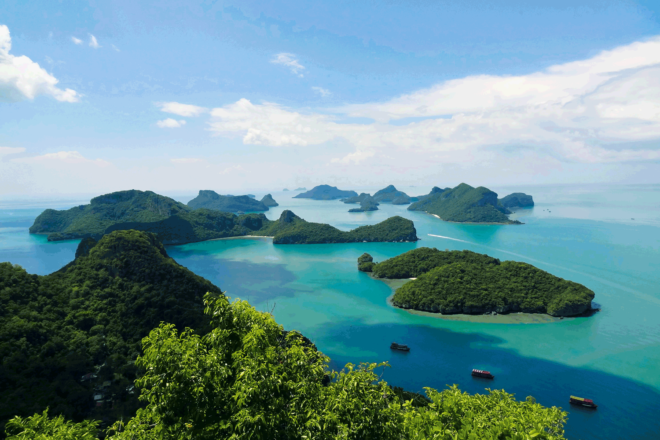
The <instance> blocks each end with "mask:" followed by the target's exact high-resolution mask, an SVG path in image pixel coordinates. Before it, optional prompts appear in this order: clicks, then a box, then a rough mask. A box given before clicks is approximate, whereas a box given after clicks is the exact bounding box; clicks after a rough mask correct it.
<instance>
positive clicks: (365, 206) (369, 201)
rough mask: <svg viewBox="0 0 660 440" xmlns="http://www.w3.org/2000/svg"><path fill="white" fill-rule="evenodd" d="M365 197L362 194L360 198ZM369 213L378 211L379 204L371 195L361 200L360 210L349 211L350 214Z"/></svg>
mask: <svg viewBox="0 0 660 440" xmlns="http://www.w3.org/2000/svg"><path fill="white" fill-rule="evenodd" d="M363 195H365V194H364V193H362V194H360V195H359V196H358V197H362V196H363ZM353 198H355V197H353ZM344 203H345V202H344ZM367 211H378V202H376V200H374V198H373V197H371V196H370V195H369V194H366V197H362V198H361V200H360V207H359V208H352V209H349V210H348V212H367Z"/></svg>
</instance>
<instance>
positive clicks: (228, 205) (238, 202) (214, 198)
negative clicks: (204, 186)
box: [188, 190, 268, 212]
mask: <svg viewBox="0 0 660 440" xmlns="http://www.w3.org/2000/svg"><path fill="white" fill-rule="evenodd" d="M188 206H189V207H190V208H192V209H199V208H206V209H214V210H216V211H222V212H239V211H242V212H245V211H268V206H266V205H265V204H263V203H262V202H260V201H258V200H255V199H254V195H252V194H248V195H245V196H221V195H220V194H218V193H216V192H215V191H211V190H201V191H199V195H198V196H197V197H195V198H194V199H192V200H191V201H189V202H188Z"/></svg>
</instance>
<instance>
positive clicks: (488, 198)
mask: <svg viewBox="0 0 660 440" xmlns="http://www.w3.org/2000/svg"><path fill="white" fill-rule="evenodd" d="M408 209H409V210H411V211H426V212H428V213H429V214H435V215H437V216H438V217H440V218H441V219H442V220H445V221H449V222H460V223H503V224H520V222H519V221H516V220H514V221H512V220H509V218H508V217H507V214H509V213H510V211H509V210H508V209H506V208H505V207H503V206H502V205H501V204H500V203H499V202H498V200H497V193H494V192H493V191H491V190H489V189H488V188H484V187H483V186H480V187H478V188H473V187H471V186H470V185H467V184H465V183H461V184H460V185H458V186H457V187H456V188H452V189H449V190H444V191H441V192H437V193H435V194H431V195H429V196H428V197H425V198H423V199H422V200H420V201H418V202H415V203H413V204H412V205H410V206H409V207H408Z"/></svg>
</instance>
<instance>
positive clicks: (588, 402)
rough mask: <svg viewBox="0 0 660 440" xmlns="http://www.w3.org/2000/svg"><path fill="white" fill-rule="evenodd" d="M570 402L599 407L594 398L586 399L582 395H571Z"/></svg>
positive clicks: (588, 406)
mask: <svg viewBox="0 0 660 440" xmlns="http://www.w3.org/2000/svg"><path fill="white" fill-rule="evenodd" d="M569 402H570V404H571V405H579V406H584V407H586V408H598V405H596V404H595V403H594V401H593V400H591V399H584V398H582V397H575V396H571V400H569Z"/></svg>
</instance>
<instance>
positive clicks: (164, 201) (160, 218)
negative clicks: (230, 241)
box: [30, 190, 418, 245]
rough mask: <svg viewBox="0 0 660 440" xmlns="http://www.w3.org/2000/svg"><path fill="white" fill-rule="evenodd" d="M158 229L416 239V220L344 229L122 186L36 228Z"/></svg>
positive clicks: (217, 234) (172, 239) (280, 237)
mask: <svg viewBox="0 0 660 440" xmlns="http://www.w3.org/2000/svg"><path fill="white" fill-rule="evenodd" d="M129 229H133V230H137V231H144V232H151V233H154V234H156V236H157V237H158V239H159V240H160V241H161V242H162V243H163V244H167V245H175V244H185V243H194V242H199V241H205V240H213V239H220V238H230V237H244V236H258V237H273V243H275V244H308V243H309V244H311V243H352V242H403V241H416V240H418V238H417V235H416V234H417V231H416V230H415V227H414V224H413V222H412V221H410V220H407V219H404V218H402V217H398V216H397V217H391V218H389V219H387V220H385V221H383V222H381V223H378V224H376V225H373V226H362V227H359V228H357V229H354V230H352V231H348V232H344V231H340V230H339V229H337V228H334V227H332V226H330V225H326V224H321V223H310V222H307V221H305V220H303V219H301V218H300V217H298V216H297V215H295V214H294V213H293V212H291V211H289V210H286V211H284V212H283V213H282V214H281V216H280V218H279V219H278V220H269V219H268V218H266V216H265V215H264V214H257V213H252V214H243V215H235V214H233V213H230V212H223V211H218V210H212V209H206V208H201V209H191V208H190V207H189V206H186V205H184V204H182V203H179V202H177V201H175V200H172V199H170V198H169V197H165V196H161V195H158V194H155V193H153V192H150V191H137V190H130V191H119V192H116V193H112V194H106V195H103V196H99V197H95V198H94V199H92V203H90V204H89V205H81V206H78V207H76V208H72V209H69V210H66V211H56V210H53V209H48V210H46V211H44V212H43V213H41V214H40V215H39V216H38V217H37V218H36V219H35V222H34V224H33V225H32V226H31V227H30V233H40V234H49V235H48V241H59V240H68V239H80V238H86V237H90V238H93V239H95V240H99V239H100V238H101V237H103V236H104V235H107V234H109V233H111V232H114V231H118V230H129Z"/></svg>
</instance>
